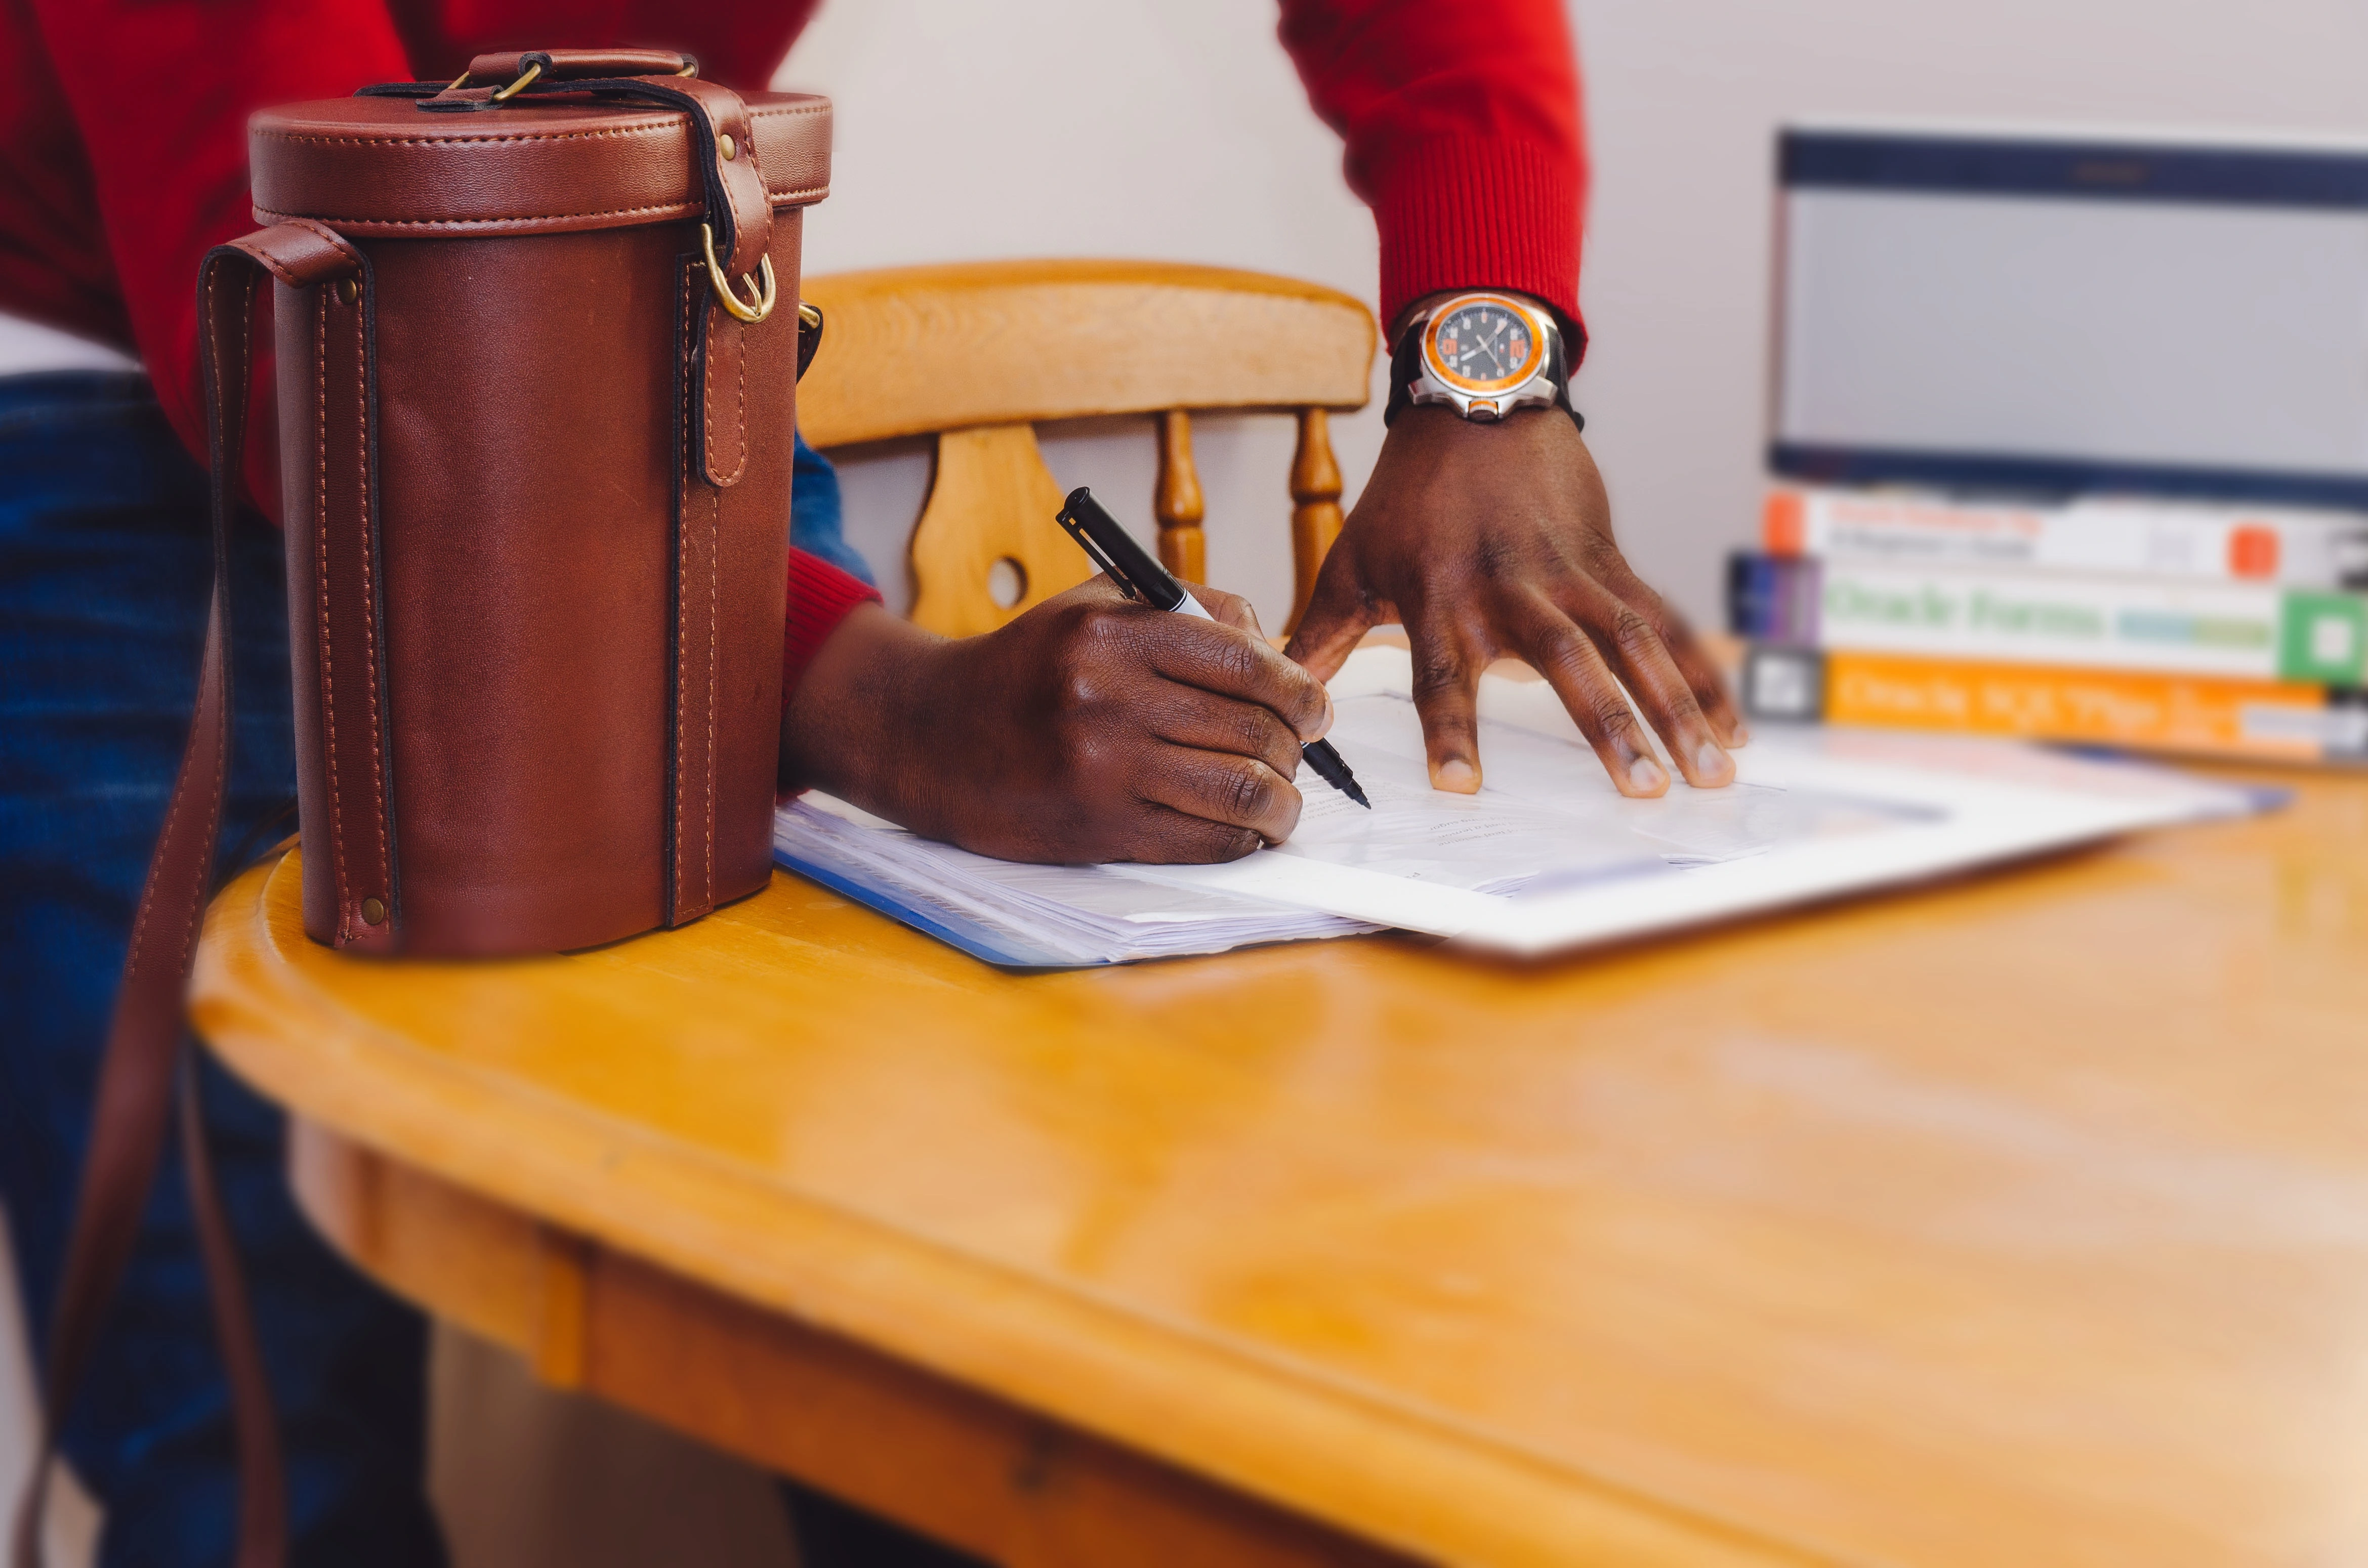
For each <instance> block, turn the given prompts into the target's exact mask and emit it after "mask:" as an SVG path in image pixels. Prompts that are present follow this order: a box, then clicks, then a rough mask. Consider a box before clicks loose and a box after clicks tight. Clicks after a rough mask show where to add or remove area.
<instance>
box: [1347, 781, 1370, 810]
mask: <svg viewBox="0 0 2368 1568" xmlns="http://www.w3.org/2000/svg"><path fill="white" fill-rule="evenodd" d="M1349 799H1350V800H1352V801H1356V802H1357V804H1359V805H1360V806H1362V807H1364V808H1365V809H1366V810H1367V811H1369V812H1370V811H1372V809H1373V802H1372V801H1369V800H1367V799H1365V792H1364V791H1363V790H1360V789H1358V788H1357V787H1356V786H1355V785H1354V784H1351V785H1349Z"/></svg>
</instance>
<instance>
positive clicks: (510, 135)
mask: <svg viewBox="0 0 2368 1568" xmlns="http://www.w3.org/2000/svg"><path fill="white" fill-rule="evenodd" d="M683 64H684V62H683V60H682V57H680V56H677V55H666V54H655V53H643V52H632V51H629V52H623V53H615V52H611V53H589V52H584V53H569V52H566V51H542V52H536V53H527V54H512V55H501V56H486V57H484V58H481V59H479V60H478V61H476V62H474V63H473V64H472V67H471V73H470V76H469V78H468V83H469V84H475V85H467V84H464V85H462V86H461V87H458V88H454V89H447V90H444V91H439V92H438V93H436V94H435V96H433V97H408V96H402V97H397V96H385V97H379V96H364V97H351V98H342V99H336V100H332V101H328V102H323V103H310V104H298V105H294V106H292V107H290V108H279V109H274V110H271V111H268V112H267V113H265V114H262V115H259V116H257V117H256V119H255V121H254V122H253V125H252V127H251V130H250V132H249V146H250V149H251V154H252V165H253V171H254V176H253V177H254V196H255V207H256V217H257V219H258V220H259V221H261V222H267V223H269V224H272V225H274V227H272V228H270V229H267V230H266V231H264V232H263V233H260V234H257V235H255V236H252V237H251V238H250V239H248V240H245V241H242V242H240V248H241V249H242V250H245V251H247V252H249V253H251V254H255V255H256V256H258V257H259V258H260V259H262V260H264V262H265V264H266V266H267V267H271V262H272V260H273V254H272V253H273V252H274V251H275V250H279V251H282V252H283V253H284V252H292V253H293V254H287V255H285V257H284V258H285V261H286V264H287V265H286V266H285V267H271V270H272V271H273V273H274V275H275V277H276V278H277V282H276V285H275V289H274V297H273V306H274V310H273V317H274V321H275V322H276V333H277V346H278V364H279V443H280V445H279V450H280V472H281V482H280V494H281V496H282V500H283V510H284V514H285V519H286V526H287V537H288V596H289V606H290V617H289V626H290V636H291V638H292V640H293V653H294V670H295V681H296V717H297V756H298V757H299V778H298V782H299V797H300V801H301V812H302V832H303V842H304V925H305V929H306V930H307V931H308V932H310V933H311V934H312V936H313V937H314V938H315V939H316V940H320V941H324V942H330V943H334V944H336V946H338V947H343V948H353V949H362V950H369V951H383V952H406V953H421V954H441V955H454V954H489V953H516V952H531V951H538V950H543V951H547V950H550V949H565V948H576V947H584V946H587V945H589V944H593V943H598V942H605V941H609V940H613V939H615V938H617V937H627V936H631V935H632V934H634V933H636V932H639V931H646V930H649V929H650V928H652V927H654V926H672V925H679V924H681V923H683V922H684V921H686V920H690V919H694V918H696V917H698V916H699V915H703V914H705V913H706V912H707V911H709V910H711V909H712V908H714V907H715V906H716V905H717V904H719V903H725V902H728V901H730V900H732V899H734V898H737V897H740V896H742V895H744V894H746V893H749V892H754V891H755V890H756V889H757V888H758V887H760V886H762V885H763V883H764V881H765V879H766V877H767V876H768V872H769V868H770V864H771V823H772V801H773V782H774V770H775V766H776V762H775V759H776V756H777V755H778V751H779V740H780V734H779V725H780V707H781V692H780V670H781V626H782V615H783V604H782V595H783V592H784V583H785V573H786V568H787V551H788V539H789V516H790V470H791V426H792V424H793V422H794V418H795V410H796V383H797V371H798V358H799V341H800V330H799V327H800V322H799V315H798V311H797V309H796V306H795V301H796V298H797V287H798V241H799V228H800V221H801V216H802V212H801V210H802V209H803V207H804V206H806V205H807V204H810V203H812V202H814V201H815V200H818V199H821V197H822V196H823V195H824V194H825V189H826V187H827V185H828V181H829V165H830V106H829V104H828V103H827V101H825V100H824V99H820V98H812V97H786V96H780V95H772V94H765V95H758V96H755V97H745V98H744V97H741V96H740V95H738V94H735V93H734V92H732V91H730V90H729V89H727V88H723V87H719V86H716V85H712V84H710V83H704V82H700V81H699V80H697V79H696V78H695V77H690V76H684V75H678V74H676V73H677V72H678V71H679V70H681V69H682V67H683ZM538 67H539V68H540V69H539V70H538V69H537V68H538ZM529 74H531V75H532V80H530V81H528V82H527V84H526V86H525V87H524V88H523V89H522V90H521V91H520V92H518V94H516V95H515V96H512V97H507V98H501V97H498V95H499V94H500V93H501V92H503V91H504V90H505V88H506V87H507V85H509V84H512V83H515V82H518V81H520V80H521V79H522V78H525V77H527V76H528V75H529ZM281 236H286V237H285V238H282V237H281ZM768 299H770V300H772V301H774V302H775V304H776V305H780V307H781V308H779V309H778V310H777V311H776V312H772V313H769V314H766V319H763V320H757V321H750V320H745V319H743V317H744V315H752V314H765V301H767V300H768ZM782 301H788V303H787V304H786V305H782V304H781V302H782Z"/></svg>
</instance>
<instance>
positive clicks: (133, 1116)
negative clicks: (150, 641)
mask: <svg viewBox="0 0 2368 1568" xmlns="http://www.w3.org/2000/svg"><path fill="white" fill-rule="evenodd" d="M361 271H362V266H361V257H360V255H359V253H358V252H357V251H356V250H355V249H354V247H353V246H352V245H351V244H348V243H347V241H346V240H344V239H343V238H341V237H339V236H338V235H337V234H336V233H334V232H332V231H331V230H329V229H327V228H325V227H324V226H323V225H320V224H317V223H309V222H305V223H283V224H279V225H277V226H275V227H272V228H269V229H265V230H262V231H260V232H258V233H253V234H249V235H247V236H246V237H245V239H242V240H238V241H235V242H234V243H233V244H227V245H218V246H216V247H215V248H214V249H213V250H212V251H211V252H209V253H207V256H206V258H205V261H204V264H203V265H202V267H200V268H199V275H198V320H199V361H200V364H201V366H202V368H203V371H204V378H205V397H206V436H207V447H208V456H209V459H210V461H211V467H212V471H213V479H212V500H213V551H214V579H213V590H212V599H211V607H210V608H209V609H208V611H207V616H206V640H205V653H204V657H203V660H202V662H201V663H200V665H199V672H198V701H197V710H196V713H195V715H194V716H193V717H192V719H191V721H190V723H189V736H188V743H187V744H186V746H185V747H184V749H183V751H182V754H181V766H180V772H179V774H178V776H177V777H176V778H175V780H174V783H173V794H172V800H171V803H170V805H169V806H168V807H167V808H166V811H165V831H164V833H163V835H162V836H160V837H159V838H158V839H157V841H156V851H155V854H154V857H153V858H151V859H150V861H149V864H148V879H147V883H146V885H145V887H144V888H142V892H141V895H140V908H139V915H138V917H137V920H136V921H135V923H134V925H133V926H132V931H131V956H130V958H129V960H127V961H126V962H125V964H124V969H123V983H122V987H121V989H120V992H119V993H118V994H117V997H116V1004H115V1016H114V1018H113V1021H112V1023H111V1025H110V1026H109V1028H108V1040H107V1049H106V1054H105V1055H104V1057H103V1058H102V1059H101V1061H100V1064H99V1074H98V1089H97V1096H96V1102H95V1105H94V1108H93V1112H92V1119H91V1132H90V1145H89V1150H88V1152H87V1153H86V1154H85V1157H84V1162H83V1173H82V1185H81V1188H80V1191H79V1193H78V1195H77V1201H76V1206H75V1210H74V1229H73V1233H72V1235H71V1237H70V1238H69V1240H68V1243H67V1247H66V1262H65V1269H64V1273H63V1277H62V1278H61V1280H60V1282H59V1289H58V1299H57V1302H56V1304H55V1307H54V1309H53V1311H52V1312H51V1320H50V1334H49V1341H48V1345H47V1354H46V1355H45V1356H44V1357H43V1360H42V1368H41V1415H40V1421H41V1427H40V1445H39V1447H38V1448H37V1449H36V1450H35V1460H34V1464H33V1467H32V1471H31V1474H30V1477H29V1478H28V1483H27V1487H26V1492H25V1496H24V1499H23V1501H22V1502H21V1504H20V1505H19V1506H18V1508H17V1524H16V1531H15V1537H14V1540H13V1543H12V1551H11V1562H12V1563H13V1564H14V1568H40V1557H41V1524H42V1505H43V1501H44V1499H45V1497H46V1495H47V1493H48V1480H49V1471H50V1461H51V1459H52V1458H54V1456H55V1454H56V1451H57V1444H58V1435H59V1431H60V1428H61V1426H63V1422H64V1419H65V1415H66V1410H67V1407H68V1405H69V1403H71V1402H72V1400H73V1398H74V1390H75V1388H76V1386H77V1385H78V1384H79V1383H80V1382H81V1381H82V1376H83V1373H84V1372H85V1370H86V1369H87V1368H88V1365H89V1362H90V1358H91V1355H92V1353H93V1351H94V1350H95V1349H96V1348H97V1343H98V1338H99V1335H100V1332H101V1330H102V1329H103V1328H104V1326H105V1324H106V1321H107V1311H108V1303H109V1302H110V1301H112V1299H113V1298H114V1295H115V1293H116V1290H117V1289H118V1287H119V1286H120V1284H121V1282H122V1278H123V1273H124V1270H125V1268H126V1267H128V1266H129V1264H130V1262H131V1253H132V1249H133V1247H134V1245H135V1244H136V1243H137V1242H138V1239H139V1233H140V1221H141V1219H142V1215H143V1214H144V1212H145V1211H146V1209H147V1206H148V1194H149V1189H150V1187H152V1186H153V1185H154V1179H155V1174H156V1165H157V1161H158V1160H159V1158H160V1157H161V1156H162V1153H163V1150H164V1144H165V1134H166V1129H167V1126H168V1124H169V1122H170V1120H171V1114H172V1107H173V1102H174V1097H175V1089H176V1081H177V1083H178V1085H179V1091H180V1104H181V1111H180V1118H181V1146H182V1153H183V1157H184V1159H185V1160H186V1161H187V1163H188V1187H189V1202H190V1206H191V1208H192V1210H193V1211H194V1213H195V1215H196V1221H197V1227H198V1235H199V1250H200V1251H201V1253H202V1255H203V1256H204V1258H205V1264H206V1273H207V1285H208V1294H209V1297H210V1299H211V1304H212V1308H213V1317H214V1333H215V1337H216V1340H217V1342H218V1344H219V1346H220V1347H221V1351H222V1361H223V1367H224V1370H225V1373H226V1374H227V1377H228V1381H229V1383H230V1392H231V1410H232V1420H233V1426H234V1428H235V1431H236V1434H237V1448H238V1459H239V1515H238V1520H239V1524H238V1549H237V1556H236V1558H235V1562H236V1563H237V1568H279V1564H280V1563H281V1562H284V1561H285V1559H286V1556H287V1491H286V1483H285V1478H284V1471H283V1469H282V1465H281V1460H280V1452H279V1432H278V1424H277V1422H276V1421H275V1419H274V1417H273V1415H272V1406H271V1391H270V1387H269V1384H268V1381H266V1378H265V1375H264V1367H263V1355H262V1349H261V1346H259V1345H258V1343H257V1342H256V1335H255V1326H254V1323H253V1320H252V1318H251V1316H250V1315H249V1313H248V1312H247V1305H246V1293H245V1282H244V1280H243V1279H242V1278H241V1277H240V1274H239V1268H238V1259H237V1252H236V1245H235V1243H234V1241H233V1237H232V1234H231V1231H230V1226H229V1223H228V1221H227V1220H226V1218H225V1217H224V1215H223V1213H222V1204H221V1200H220V1197H219V1195H218V1194H217V1192H216V1190H215V1187H214V1182H213V1172H212V1167H211V1162H210V1161H209V1159H208V1157H207V1153H206V1141H205V1137H204V1130H203V1127H202V1125H201V1124H200V1120H199V1108H198V1101H197V1093H196V1074H195V1066H194V1062H192V1061H191V1060H190V1059H189V1058H188V1055H187V1053H186V1052H185V1051H183V1049H182V1042H183V1040H184V1039H185V1035H186V1029H185V1022H184V1016H183V1015H184V1003H185V997H186V994H187V991H188V977H189V967H190V964H191V962H192V960H194V957H195V954H196V949H197V938H198V930H199V922H200V920H201V919H202V918H203V916H204V913H205V903H206V895H207V892H208V891H209V887H210V884H211V879H212V875H213V863H214V854H215V846H216V840H217V838H218V837H219V835H220V830H221V826H222V801H223V791H224V786H225V782H226V780H227V778H228V777H229V769H230V745H231V711H230V704H231V678H230V676H231V672H230V574H229V549H230V526H231V520H232V518H233V515H234V513H235V508H236V499H237V484H238V474H239V470H240V468H241V466H242V465H241V458H242V455H243V453H244V452H245V437H246V419H247V406H246V403H247V389H248V387H249V385H250V384H251V382H252V381H253V359H252V356H253V353H254V342H255V333H254V325H255V321H254V318H255V299H256V292H257V290H258V288H259V286H260V284H261V283H262V280H263V279H264V278H265V277H266V276H269V277H271V278H277V279H278V280H279V281H280V282H282V283H285V284H287V285H289V286H290V287H291V288H296V289H308V288H318V287H323V286H326V285H329V284H332V283H334V282H335V281H336V280H339V279H345V278H357V277H358V276H359V274H360V273H361Z"/></svg>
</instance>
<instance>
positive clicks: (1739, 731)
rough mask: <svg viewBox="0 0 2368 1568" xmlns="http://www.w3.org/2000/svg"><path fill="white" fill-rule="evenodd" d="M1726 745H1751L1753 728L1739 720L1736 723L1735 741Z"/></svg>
mask: <svg viewBox="0 0 2368 1568" xmlns="http://www.w3.org/2000/svg"><path fill="white" fill-rule="evenodd" d="M1726 744H1728V745H1730V746H1748V745H1749V744H1751V726H1750V725H1748V724H1747V723H1745V722H1743V721H1742V720H1740V719H1737V720H1736V722H1735V739H1733V740H1731V741H1729V742H1727V743H1726Z"/></svg>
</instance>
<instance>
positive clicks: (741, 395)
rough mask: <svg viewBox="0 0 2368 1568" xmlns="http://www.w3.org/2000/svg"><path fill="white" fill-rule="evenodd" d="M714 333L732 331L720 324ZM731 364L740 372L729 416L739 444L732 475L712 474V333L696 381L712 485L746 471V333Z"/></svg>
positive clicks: (735, 480)
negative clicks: (697, 382)
mask: <svg viewBox="0 0 2368 1568" xmlns="http://www.w3.org/2000/svg"><path fill="white" fill-rule="evenodd" d="M708 319H709V320H710V321H714V320H715V312H714V307H713V306H710V307H708ZM715 330H720V331H726V332H728V331H730V330H732V329H731V328H729V327H724V326H723V325H722V324H720V323H719V324H717V327H716V329H715ZM733 365H734V369H736V370H737V371H738V372H739V383H740V384H739V389H738V391H737V392H734V399H735V400H736V401H735V402H734V411H733V416H732V417H733V426H734V430H735V431H736V432H737V435H736V437H735V438H736V440H737V442H738V445H736V446H735V447H734V448H733V450H732V472H730V473H729V474H718V473H717V472H715V395H714V393H715V388H714V385H713V383H712V381H711V379H710V375H711V373H712V371H713V370H714V369H715V332H714V331H710V332H709V334H708V335H707V365H706V369H705V372H703V373H702V374H701V375H700V378H699V385H700V399H699V420H700V430H701V432H702V433H703V434H704V436H705V437H706V439H705V441H704V443H703V445H704V449H705V454H706V457H707V463H706V468H707V471H708V472H707V477H708V480H709V482H710V483H718V484H734V483H738V482H739V479H740V476H741V475H742V474H743V473H746V472H747V471H748V343H747V337H746V334H743V335H742V336H741V340H740V351H739V353H737V354H736V355H734V357H733Z"/></svg>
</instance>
